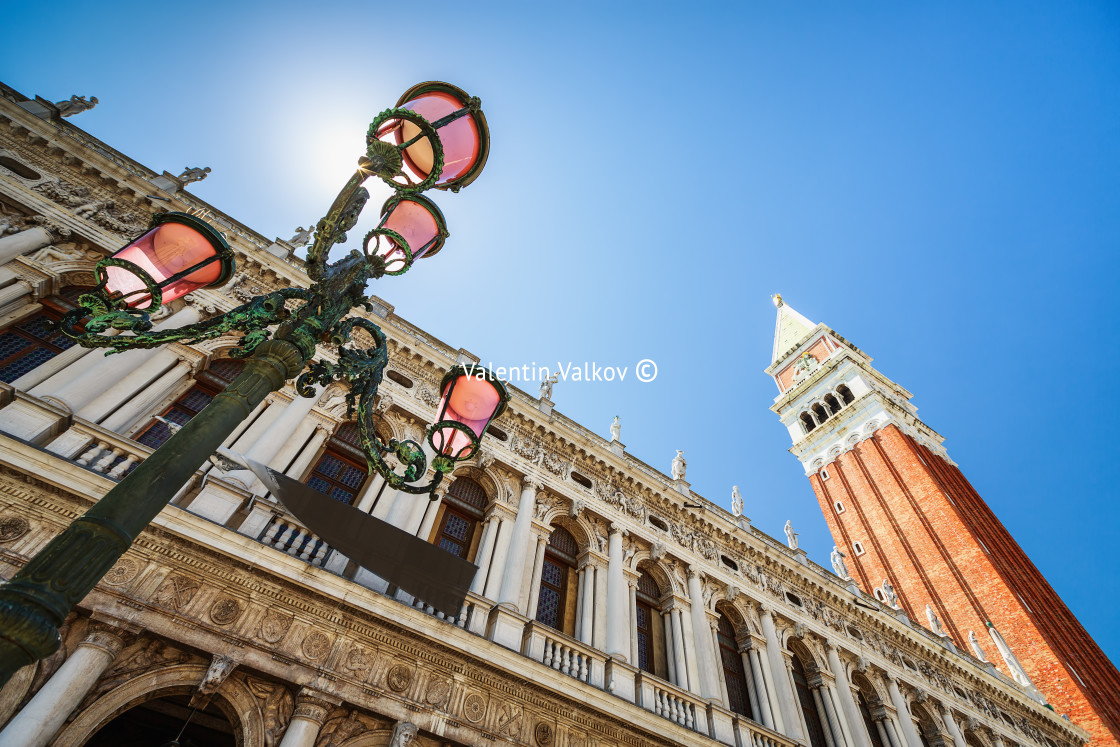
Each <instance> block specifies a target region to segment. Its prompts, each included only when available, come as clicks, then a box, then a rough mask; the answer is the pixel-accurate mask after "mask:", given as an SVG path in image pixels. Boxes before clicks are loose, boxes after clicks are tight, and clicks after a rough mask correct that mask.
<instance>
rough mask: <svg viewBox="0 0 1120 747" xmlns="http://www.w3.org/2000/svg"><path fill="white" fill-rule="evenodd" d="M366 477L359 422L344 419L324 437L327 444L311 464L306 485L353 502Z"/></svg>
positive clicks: (359, 492) (338, 498) (347, 501)
mask: <svg viewBox="0 0 1120 747" xmlns="http://www.w3.org/2000/svg"><path fill="white" fill-rule="evenodd" d="M368 477H369V467H368V466H367V464H366V457H365V454H364V453H363V452H362V442H361V439H360V437H359V435H358V424H357V423H353V422H347V423H340V424H339V426H338V428H336V429H335V432H334V435H332V436H331V437H330V439H328V440H327V448H326V450H325V451H324V452H323V454H322V456H320V457H319V461H317V462H316V463H315V466H314V467H312V468H311V474H310V475H309V476H308V478H307V485H308V486H309V487H312V488H315V489H316V490H318V491H319V492H320V493H322V494H323V495H329V496H330V497H331V498H334V499H335V500H336V501H341V502H343V503H347V504H353V503H354V502H355V501H356V500H357V498H358V496H359V495H360V494H361V492H362V486H363V485H365V482H366V479H367V478H368Z"/></svg>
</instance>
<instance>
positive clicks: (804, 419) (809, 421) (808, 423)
mask: <svg viewBox="0 0 1120 747" xmlns="http://www.w3.org/2000/svg"><path fill="white" fill-rule="evenodd" d="M801 427H802V428H804V429H805V432H806V433H809V432H810V431H812V430H813V429H814V428H816V427H817V424H816V423H814V422H813V416H812V415H810V414H809V413H807V412H803V413H801Z"/></svg>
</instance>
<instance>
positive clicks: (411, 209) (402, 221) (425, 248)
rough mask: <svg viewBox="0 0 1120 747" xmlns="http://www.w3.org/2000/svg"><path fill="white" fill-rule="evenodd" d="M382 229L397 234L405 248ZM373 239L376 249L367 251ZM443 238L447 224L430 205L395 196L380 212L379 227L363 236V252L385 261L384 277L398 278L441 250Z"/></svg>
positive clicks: (411, 196) (423, 199)
mask: <svg viewBox="0 0 1120 747" xmlns="http://www.w3.org/2000/svg"><path fill="white" fill-rule="evenodd" d="M382 229H383V230H384V231H392V232H393V233H395V234H398V235H399V236H400V237H401V238H403V239H404V242H405V244H407V246H401V245H400V243H399V242H398V241H397V240H396V239H395V238H394V237H393V236H392V235H391V234H389V233H383V232H382ZM375 236H377V237H378V239H377V242H378V243H377V247H376V249H371V247H370V240H371V239H373V238H374V237H375ZM447 236H448V232H447V222H446V221H445V220H444V219H443V213H442V212H440V209H439V208H438V207H436V204H435V203H434V202H432V201H431V200H429V199H428V198H427V197H424V196H423V195H419V194H410V193H398V194H397V195H395V196H393V197H390V198H389V200H388V201H387V202H386V203H385V205H384V206H383V207H382V208H381V223H380V224H379V225H378V226H377V229H375V230H374V231H371V232H370V234H369V235H368V236H366V252H367V253H373V254H376V255H378V256H380V257H381V258H382V259H383V260H385V274H386V275H400V274H401V273H403V272H404V271H405V270H407V269H408V268H409V267H411V266H412V263H413V262H415V261H416V260H418V259H421V258H423V257H430V256H432V255H433V254H435V253H436V252H438V251H439V250H440V249H442V248H443V243H444V240H445V239H446V238H447Z"/></svg>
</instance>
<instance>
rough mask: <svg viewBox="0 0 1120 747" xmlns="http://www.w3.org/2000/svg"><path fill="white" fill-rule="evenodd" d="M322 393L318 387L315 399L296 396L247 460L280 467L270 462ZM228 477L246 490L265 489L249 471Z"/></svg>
mask: <svg viewBox="0 0 1120 747" xmlns="http://www.w3.org/2000/svg"><path fill="white" fill-rule="evenodd" d="M321 393H322V387H321V386H316V388H315V396H314V397H301V396H299V395H298V394H296V395H295V396H294V397H292V399H291V400H290V401H289V402H288V403H287V404H286V405H284V406H283V409H282V410H281V411H280V412H279V414H278V415H277V417H276V419H275V420H273V421H272V424H271V426H270V427H269V428H268V430H267V431H265V432H264V433H262V434H260V437H259V438H257V440H256V442H255V443H254V444H252V446H250V447H249V450H248V451H246V452H245V457H246V458H247V459H252V460H253V461H254V462H260V463H261V464H264V465H268V466H270V467H273V468H274V469H275V468H277V467H278V466H279V465H274V464H270V463H269V462H270V460H271V459H272V458H273V457H274V456H276V452H278V451H280V449H281V448H282V447H283V446H284V442H285V441H287V440H288V438H289V437H290V436H291V435H292V432H293V431H295V430H296V428H297V427H299V425H300V423H302V422H303V419H304V418H306V417H307V416H308V414H309V413H310V412H311V408H313V407H314V406H315V401H316V400H317V399H318V398H319V395H320V394H321ZM272 407H278V404H277V403H273V405H272ZM226 477H227V478H230V479H233V480H237V481H238V482H240V483H241V484H242V485H244V486H245V487H246V488H249V489H250V490H253V489H258V490H259V491H261V492H263V490H264V488H263V485H261V482H260V480H258V479H257V478H256V476H255V475H254V474H253V473H252V472H251V471H250V470H247V469H239V470H234V471H232V472H228V473H226Z"/></svg>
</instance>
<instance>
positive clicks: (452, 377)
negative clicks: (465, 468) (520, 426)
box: [428, 366, 509, 462]
mask: <svg viewBox="0 0 1120 747" xmlns="http://www.w3.org/2000/svg"><path fill="white" fill-rule="evenodd" d="M440 391H441V393H442V396H441V399H440V402H439V408H438V409H437V410H436V419H435V422H434V423H433V424H432V426H431V428H430V429H429V431H428V442H429V443H430V444H431V445H432V448H433V449H435V451H436V453H437V454H439V455H440V456H442V457H445V458H447V459H450V460H452V461H456V462H458V461H462V460H464V459H470V458H471V457H472V456H474V453H475V451H476V450H477V449H478V445H479V443H480V442H481V440H482V434H484V433H485V432H486V428H487V427H489V425H490V423H492V422H493V421H494V419H495V418H497V417H498V416H499V415H501V414H502V412H503V411H505V409H506V403H507V402H508V401H509V393H508V392H507V391H506V387H505V385H504V384H503V383H502V382H501V381H500V380H499V379H498V377H496V376H494V375H493V374H492V373H490V371H488V370H487V369H485V368H481V367H479V366H473V367H471V368H470V369H467V368H465V367H463V366H455V367H453V368H452V369H451V370H450V371H448V373H447V375H446V376H444V377H443V382H442V384H441V385H440Z"/></svg>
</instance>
